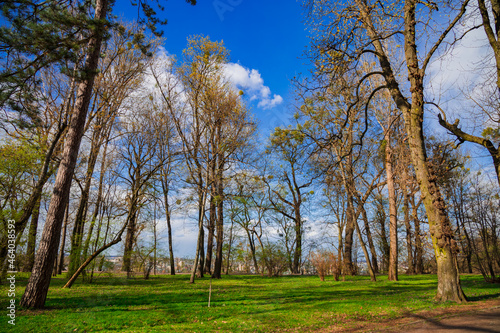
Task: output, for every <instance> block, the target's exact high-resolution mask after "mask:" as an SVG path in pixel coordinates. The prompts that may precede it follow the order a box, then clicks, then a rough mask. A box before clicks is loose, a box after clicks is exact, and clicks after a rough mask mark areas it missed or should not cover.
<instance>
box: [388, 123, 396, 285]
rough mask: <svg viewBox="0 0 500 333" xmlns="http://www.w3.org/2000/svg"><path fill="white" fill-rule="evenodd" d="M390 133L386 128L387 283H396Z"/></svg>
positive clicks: (394, 193)
mask: <svg viewBox="0 0 500 333" xmlns="http://www.w3.org/2000/svg"><path fill="white" fill-rule="evenodd" d="M391 132H392V130H391V129H390V128H388V129H387V130H386V133H385V172H386V174H387V191H388V192H389V237H390V251H389V272H388V273H389V274H388V279H389V281H398V212H397V203H396V189H395V186H394V172H393V169H392V166H393V165H392V147H391Z"/></svg>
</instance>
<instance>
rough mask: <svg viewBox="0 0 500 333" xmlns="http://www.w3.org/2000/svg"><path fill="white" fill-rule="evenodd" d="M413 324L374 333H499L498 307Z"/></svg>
mask: <svg viewBox="0 0 500 333" xmlns="http://www.w3.org/2000/svg"><path fill="white" fill-rule="evenodd" d="M414 317H415V319H419V320H418V321H417V322H415V323H411V324H406V325H400V326H398V327H394V328H389V329H383V330H378V331H376V332H405V333H423V332H433V333H445V332H456V333H462V332H464V333H465V332H485V333H486V332H488V333H489V332H491V333H493V332H497V333H500V307H496V308H492V309H484V310H481V311H478V312H476V313H469V314H459V315H453V316H451V317H444V318H441V319H436V318H425V317H423V318H419V316H418V315H415V316H414Z"/></svg>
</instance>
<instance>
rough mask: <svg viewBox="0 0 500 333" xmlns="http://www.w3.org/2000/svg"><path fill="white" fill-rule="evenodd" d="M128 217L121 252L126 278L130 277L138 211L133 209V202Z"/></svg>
mask: <svg viewBox="0 0 500 333" xmlns="http://www.w3.org/2000/svg"><path fill="white" fill-rule="evenodd" d="M130 212H131V213H132V215H131V216H130V218H129V220H128V224H127V235H126V236H125V247H124V250H123V267H122V271H124V272H127V278H131V277H132V252H133V250H134V242H135V233H136V229H137V215H138V213H139V212H138V209H137V208H136V207H135V200H132V203H131V207H130Z"/></svg>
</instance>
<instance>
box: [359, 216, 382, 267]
mask: <svg viewBox="0 0 500 333" xmlns="http://www.w3.org/2000/svg"><path fill="white" fill-rule="evenodd" d="M361 208H362V209H361V213H362V214H363V221H364V223H365V232H366V238H367V239H368V246H369V248H370V252H371V259H372V268H373V272H374V273H375V274H377V273H378V262H377V251H376V249H375V244H374V243H373V238H372V233H371V231H370V224H369V223H368V216H367V215H366V210H365V208H364V207H361Z"/></svg>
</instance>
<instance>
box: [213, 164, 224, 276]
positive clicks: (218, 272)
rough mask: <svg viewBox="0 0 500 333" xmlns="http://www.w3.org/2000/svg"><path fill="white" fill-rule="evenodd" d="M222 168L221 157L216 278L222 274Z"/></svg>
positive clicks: (218, 178)
mask: <svg viewBox="0 0 500 333" xmlns="http://www.w3.org/2000/svg"><path fill="white" fill-rule="evenodd" d="M223 169H224V163H223V162H222V159H221V161H220V163H219V166H218V170H217V223H216V226H215V228H216V231H217V248H216V251H215V266H214V274H213V277H214V278H216V279H220V278H221V274H222V260H223V257H222V248H223V245H224V180H223V176H222V171H223Z"/></svg>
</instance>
